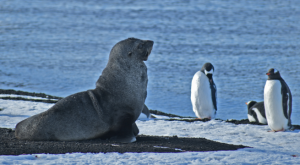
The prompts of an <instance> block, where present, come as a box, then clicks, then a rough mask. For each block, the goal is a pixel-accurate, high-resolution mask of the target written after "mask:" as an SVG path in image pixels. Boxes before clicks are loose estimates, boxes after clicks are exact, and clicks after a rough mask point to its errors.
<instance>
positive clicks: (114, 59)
mask: <svg viewBox="0 0 300 165" xmlns="http://www.w3.org/2000/svg"><path fill="white" fill-rule="evenodd" d="M153 44H154V42H153V41H150V40H140V39H136V38H128V39H126V40H122V41H120V42H118V43H117V44H116V45H115V46H114V47H113V48H112V50H111V52H110V55H109V60H108V63H107V65H106V67H105V69H104V70H103V72H102V74H101V76H100V77H99V79H98V81H97V83H96V88H95V89H93V90H88V91H84V92H79V93H75V94H73V95H70V96H68V97H66V98H64V99H61V100H60V101H58V102H57V103H56V104H55V105H54V106H53V107H51V108H50V109H48V110H47V111H45V112H42V113H40V114H37V115H34V116H31V117H29V118H27V119H25V120H23V121H21V122H19V123H18V124H17V125H16V128H15V136H16V137H17V138H18V139H22V140H60V141H71V140H85V139H92V138H105V139H106V138H111V139H112V140H115V141H118V142H123V143H129V142H134V141H136V138H135V136H136V135H137V134H138V132H139V130H138V128H137V126H136V124H135V121H136V120H137V118H138V117H139V115H140V113H141V112H142V111H143V109H145V110H144V111H147V109H148V108H147V107H146V106H145V105H144V103H145V99H146V97H147V83H148V76H147V66H146V65H145V63H144V61H146V60H147V59H148V56H149V55H150V53H151V50H152V47H153Z"/></svg>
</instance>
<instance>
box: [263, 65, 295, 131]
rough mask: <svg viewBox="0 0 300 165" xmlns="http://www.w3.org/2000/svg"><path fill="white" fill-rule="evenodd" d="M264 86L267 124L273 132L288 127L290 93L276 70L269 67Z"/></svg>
mask: <svg viewBox="0 0 300 165" xmlns="http://www.w3.org/2000/svg"><path fill="white" fill-rule="evenodd" d="M266 74H267V75H268V80H267V82H266V85H265V88H264V105H265V111H266V117H267V120H268V125H269V127H270V128H271V130H272V131H273V132H277V131H284V130H287V129H290V128H291V126H292V123H291V113H292V93H291V91H290V88H289V87H288V85H287V84H286V82H285V81H284V80H283V78H282V77H281V76H280V73H279V71H278V70H276V69H274V68H271V69H269V71H268V73H266Z"/></svg>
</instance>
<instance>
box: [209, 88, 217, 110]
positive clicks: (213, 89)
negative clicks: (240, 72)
mask: <svg viewBox="0 0 300 165" xmlns="http://www.w3.org/2000/svg"><path fill="white" fill-rule="evenodd" d="M210 88H211V96H212V102H213V104H214V108H215V111H217V87H216V85H215V83H213V84H211V85H210Z"/></svg>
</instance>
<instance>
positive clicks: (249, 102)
mask: <svg viewBox="0 0 300 165" xmlns="http://www.w3.org/2000/svg"><path fill="white" fill-rule="evenodd" d="M256 103H257V102H256V101H248V102H247V103H246V105H247V108H248V113H249V112H250V108H251V107H252V106H253V105H254V104H256ZM249 114H251V113H249Z"/></svg>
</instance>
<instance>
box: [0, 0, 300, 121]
mask: <svg viewBox="0 0 300 165" xmlns="http://www.w3.org/2000/svg"><path fill="white" fill-rule="evenodd" d="M299 36H300V1H295V0H290V1H289V0H285V1H274V0H264V1H261V0H252V1H244V0H241V1H233V0H229V1H221V0H214V1H196V0H195V1H193V0H190V1H188V0H182V1H180V0H177V1H173V2H170V1H162V0H152V1H131V0H124V1H119V0H107V1H98V0H89V1H88V0H87V1H86V0H60V1H58V0H51V1H50V0H44V1H37V0H36V1H34V0H32V1H30V2H28V1H26V2H25V1H23V0H3V1H1V3H0V88H1V89H15V90H24V91H30V92H43V93H47V94H51V95H57V96H68V95H70V94H73V93H76V92H80V91H84V90H87V89H92V88H94V87H95V82H96V81H97V79H98V77H99V76H100V74H101V72H102V70H103V69H104V67H105V66H106V63H107V60H108V55H109V52H110V49H111V48H112V47H113V45H114V44H115V43H117V42H118V41H120V40H123V39H126V38H128V37H136V38H140V39H150V40H153V41H154V42H155V44H154V48H153V51H152V53H151V55H150V57H149V60H148V61H147V62H146V65H147V66H148V78H149V83H148V97H147V100H146V104H147V105H148V107H149V108H150V109H157V110H160V111H164V112H167V113H174V114H178V115H183V116H194V113H193V111H192V106H191V101H190V85H191V80H192V77H193V75H194V73H195V72H197V71H198V70H200V69H201V67H202V65H203V64H204V63H206V62H211V63H212V64H213V65H214V66H215V75H214V80H215V83H216V85H217V88H218V92H217V94H218V112H217V118H222V119H231V118H232V119H244V118H247V110H246V105H245V102H247V101H249V100H256V101H262V100H263V89H264V85H265V82H266V79H267V76H266V75H265V73H266V72H267V71H268V69H269V68H271V67H274V68H276V69H277V70H279V71H280V72H281V75H282V77H283V78H284V79H285V80H286V82H287V84H288V85H289V86H290V89H291V91H292V94H293V113H292V122H293V124H300V102H299V101H300V85H299V82H300V73H299V70H300V37H299ZM0 106H1V105H0Z"/></svg>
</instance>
